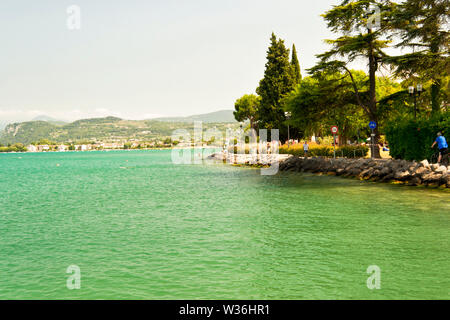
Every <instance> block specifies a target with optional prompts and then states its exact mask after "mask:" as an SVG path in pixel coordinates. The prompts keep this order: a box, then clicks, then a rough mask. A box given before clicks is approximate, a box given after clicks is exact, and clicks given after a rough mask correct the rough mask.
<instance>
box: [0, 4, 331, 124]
mask: <svg viewBox="0 0 450 320" xmlns="http://www.w3.org/2000/svg"><path fill="white" fill-rule="evenodd" d="M338 2H339V1H333V0H316V1H300V0H277V1H275V0H271V1H268V0H189V1H188V0H184V1H180V0H177V1H176V0H158V1H156V0H146V1H145V0H121V1H119V0H71V1H65V0H39V1H30V0H2V1H1V2H0V37H1V39H2V46H1V54H0V56H1V60H0V70H1V72H0V122H1V121H2V120H3V121H5V120H16V119H24V120H27V119H31V118H33V117H34V116H36V115H40V114H46V115H49V116H53V117H56V118H59V119H65V120H73V119H78V118H85V117H92V116H106V115H116V116H120V117H123V118H128V119H144V118H151V117H155V116H159V115H162V116H178V115H191V114H198V113H206V112H212V111H217V110H221V109H232V108H233V106H234V101H235V100H236V99H237V98H239V97H240V96H241V95H243V94H245V93H252V92H254V91H255V89H256V87H257V85H258V82H259V80H260V79H261V78H262V76H263V73H264V64H265V60H266V50H267V47H268V45H269V39H270V35H271V32H272V31H274V32H275V33H276V35H277V36H280V37H281V38H282V39H284V40H285V41H286V44H287V45H288V46H289V47H290V46H292V43H295V44H296V47H297V50H298V54H299V59H300V64H301V68H302V71H303V73H305V71H304V69H306V68H308V67H311V66H313V65H314V63H315V54H317V53H320V52H321V51H323V50H324V49H326V48H327V46H326V45H325V44H324V43H323V39H325V38H330V37H332V35H331V34H330V33H329V31H328V30H327V29H326V25H325V22H324V21H323V19H322V18H321V17H320V14H322V13H323V12H324V11H326V10H327V9H329V8H331V6H332V4H337V3H338ZM71 5H77V6H79V8H80V9H81V29H80V30H69V28H68V27H67V19H68V17H69V14H68V13H67V8H68V7H69V6H71Z"/></svg>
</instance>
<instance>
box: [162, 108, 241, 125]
mask: <svg viewBox="0 0 450 320" xmlns="http://www.w3.org/2000/svg"><path fill="white" fill-rule="evenodd" d="M153 120H156V121H165V122H194V121H202V122H204V123H232V122H236V120H235V118H234V115H233V110H221V111H216V112H211V113H205V114H199V115H194V116H189V117H172V118H171V117H169V118H157V119H153Z"/></svg>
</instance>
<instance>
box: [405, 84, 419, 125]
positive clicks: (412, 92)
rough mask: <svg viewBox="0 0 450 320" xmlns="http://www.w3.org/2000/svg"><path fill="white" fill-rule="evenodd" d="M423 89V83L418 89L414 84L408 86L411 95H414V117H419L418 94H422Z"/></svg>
mask: <svg viewBox="0 0 450 320" xmlns="http://www.w3.org/2000/svg"><path fill="white" fill-rule="evenodd" d="M422 91H423V86H422V85H421V84H418V85H417V89H416V88H415V87H414V86H410V87H409V88H408V92H409V95H410V96H413V97H414V118H417V95H419V96H420V95H421V94H422Z"/></svg>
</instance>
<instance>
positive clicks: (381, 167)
mask: <svg viewBox="0 0 450 320" xmlns="http://www.w3.org/2000/svg"><path fill="white" fill-rule="evenodd" d="M280 170H281V171H294V172H312V173H324V174H330V175H336V176H344V177H356V178H359V179H362V180H372V181H382V182H394V181H398V182H402V183H405V184H408V185H412V186H417V185H424V186H436V187H437V186H441V187H444V188H450V167H445V166H440V165H437V164H431V165H430V164H429V163H428V161H427V160H424V161H422V162H420V163H417V162H410V161H406V160H385V159H383V160H372V159H346V158H339V159H325V158H299V157H291V158H289V159H287V160H285V161H283V162H282V163H281V164H280Z"/></svg>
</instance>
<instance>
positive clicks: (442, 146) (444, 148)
mask: <svg viewBox="0 0 450 320" xmlns="http://www.w3.org/2000/svg"><path fill="white" fill-rule="evenodd" d="M436 144H437V145H438V148H439V159H438V163H441V161H442V158H443V157H445V156H446V155H447V153H448V144H447V140H446V139H445V137H444V136H443V135H442V133H441V132H438V134H437V139H436V141H434V143H433V145H432V146H431V149H433V148H434V146H435V145H436Z"/></svg>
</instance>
